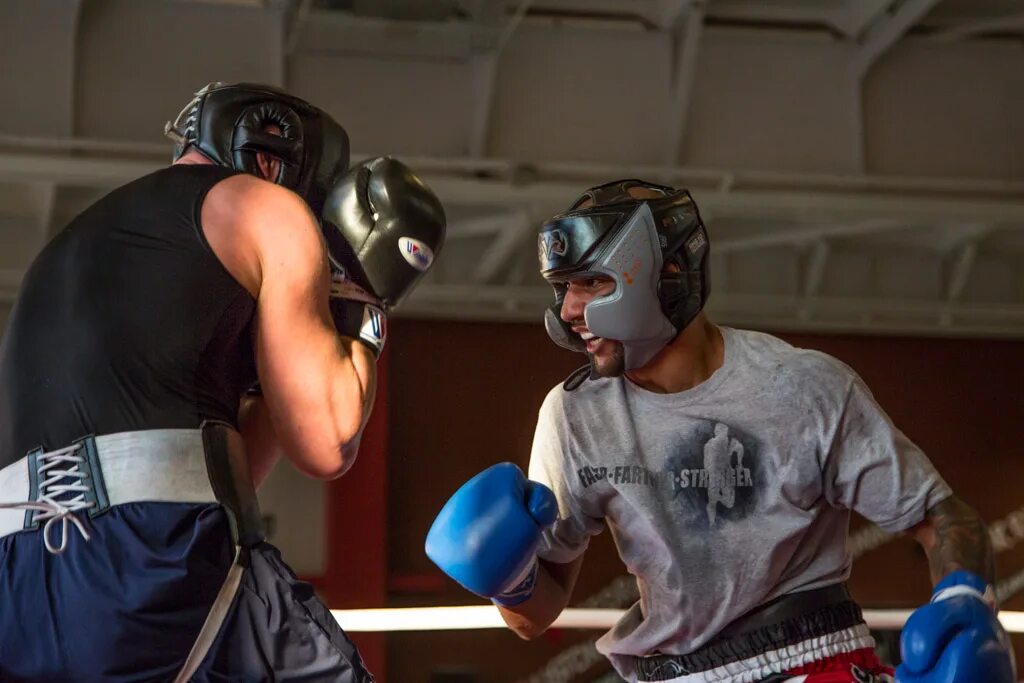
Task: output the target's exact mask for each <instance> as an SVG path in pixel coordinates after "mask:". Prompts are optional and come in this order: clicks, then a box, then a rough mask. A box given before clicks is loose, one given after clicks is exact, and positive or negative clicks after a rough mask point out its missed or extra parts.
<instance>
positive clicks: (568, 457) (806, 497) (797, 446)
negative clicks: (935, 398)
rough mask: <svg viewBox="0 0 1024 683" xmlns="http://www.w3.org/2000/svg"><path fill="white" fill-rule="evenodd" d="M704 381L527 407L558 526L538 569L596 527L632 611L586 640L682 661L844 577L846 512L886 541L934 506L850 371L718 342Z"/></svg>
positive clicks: (747, 342) (604, 384)
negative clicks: (606, 541) (633, 592)
mask: <svg viewBox="0 0 1024 683" xmlns="http://www.w3.org/2000/svg"><path fill="white" fill-rule="evenodd" d="M721 330H722V335H723V337H724V340H725V362H724V364H723V365H722V367H721V368H719V369H718V370H717V371H716V372H715V373H714V374H713V375H712V376H711V377H710V378H709V379H708V380H707V381H705V382H703V383H701V384H699V385H697V386H696V387H694V388H692V389H690V390H687V391H683V392H680V393H675V394H656V393H652V392H649V391H646V390H644V389H641V388H639V387H638V386H636V385H634V384H633V383H632V382H630V381H629V380H627V379H625V378H615V379H599V380H595V381H587V382H584V383H583V385H582V386H581V387H580V388H579V389H577V390H576V391H573V392H566V391H565V390H564V389H562V387H561V386H558V387H556V388H554V389H553V390H552V391H551V392H550V393H549V394H548V396H547V398H546V399H545V401H544V404H543V406H542V407H541V410H540V416H539V419H538V424H537V431H536V434H535V435H534V443H533V451H532V454H531V458H530V478H531V479H534V480H536V481H540V482H543V483H545V484H547V485H548V486H550V487H551V489H552V490H553V491H554V492H555V495H556V496H557V498H558V505H559V519H558V521H557V522H556V523H555V525H554V527H553V528H551V529H550V530H549V531H547V532H546V533H545V535H544V539H543V542H542V544H541V550H540V556H541V557H542V558H544V559H546V560H550V561H553V562H569V561H571V560H573V559H575V558H576V557H578V556H579V555H580V554H581V553H582V552H583V551H584V550H585V549H586V547H587V543H588V541H589V538H590V536H593V535H595V534H597V533H599V532H600V531H601V530H602V529H603V528H604V526H605V525H606V524H607V526H608V527H609V528H611V530H612V534H613V536H614V539H615V543H616V545H617V547H618V550H619V554H620V556H621V557H622V560H623V561H624V562H625V564H626V567H627V569H628V570H629V571H630V572H631V573H632V574H634V575H635V576H636V578H637V582H638V584H639V588H640V600H639V602H638V603H637V604H635V605H633V607H632V608H631V609H630V610H629V611H628V612H627V613H626V615H625V616H624V617H623V619H622V620H621V621H620V622H619V623H618V624H617V625H616V626H615V627H614V628H613V629H612V630H611V631H609V632H608V633H607V634H605V635H604V636H603V637H602V638H601V639H600V640H599V641H598V649H599V650H600V651H601V652H603V653H604V654H606V655H608V656H609V657H610V658H611V659H612V662H613V664H615V665H616V668H618V669H619V671H620V672H622V673H624V674H626V675H628V673H629V669H630V668H631V667H630V666H629V660H628V658H621V657H617V655H645V654H651V653H655V652H662V653H668V654H685V653H688V652H692V651H693V650H695V649H697V648H699V647H700V646H701V645H703V644H704V643H706V642H707V641H708V640H710V639H711V638H712V637H713V636H715V635H716V634H717V633H718V632H719V631H720V630H721V629H722V628H723V627H725V626H726V625H727V624H729V623H730V622H731V621H733V620H735V619H736V618H738V617H740V616H741V615H743V614H744V613H746V612H748V611H749V610H751V609H753V608H755V607H757V606H758V605H760V604H762V603H764V602H766V601H768V600H771V599H773V598H775V597H778V596H780V595H783V594H786V593H791V592H796V591H803V590H810V589H814V588H820V587H822V586H827V585H830V584H834V583H837V582H840V581H843V580H845V579H846V578H847V577H848V576H849V573H850V564H851V559H850V554H849V552H848V550H847V535H848V526H849V522H850V510H856V511H857V512H858V513H860V514H861V515H863V516H864V517H866V518H868V519H870V520H871V521H873V522H874V523H876V524H877V525H879V526H880V527H882V528H883V529H885V530H886V531H902V530H905V529H907V528H909V527H911V526H913V525H915V524H917V523H919V522H921V521H922V520H923V519H924V516H925V512H926V510H927V509H928V508H929V507H931V506H932V505H934V504H936V503H938V502H939V501H941V500H942V499H943V498H946V497H947V496H949V495H950V494H951V491H950V489H949V487H948V486H947V485H946V483H945V482H944V481H943V480H942V478H941V477H940V476H939V474H938V473H937V472H936V471H935V469H934V468H933V467H932V465H931V464H930V463H929V462H928V459H927V458H926V457H925V455H924V454H923V453H922V452H921V450H920V449H918V448H917V446H915V445H914V444H913V443H911V441H910V440H909V439H908V438H907V437H906V436H904V435H903V433H902V432H900V431H899V430H898V429H897V428H896V427H895V426H894V425H893V423H892V421H891V420H890V419H889V417H888V416H887V415H886V414H885V413H884V412H883V411H882V409H881V408H880V407H879V406H878V404H877V403H876V402H875V400H874V398H873V397H872V396H871V392H870V391H869V390H868V388H867V386H865V384H864V383H863V382H862V381H861V379H860V378H859V377H858V376H857V375H856V373H854V372H853V370H851V369H850V368H849V367H847V366H846V365H844V364H843V363H841V362H840V361H838V360H836V359H835V358H832V357H831V356H828V355H826V354H824V353H820V352H818V351H811V350H806V349H798V348H795V347H793V346H790V345H789V344H787V343H785V342H783V341H782V340H780V339H778V338H776V337H772V336H770V335H767V334H761V333H757V332H749V331H744V330H734V329H729V328H721Z"/></svg>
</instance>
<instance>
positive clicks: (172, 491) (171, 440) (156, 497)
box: [0, 429, 217, 537]
mask: <svg viewBox="0 0 1024 683" xmlns="http://www.w3.org/2000/svg"><path fill="white" fill-rule="evenodd" d="M94 443H95V449H94V453H95V460H96V462H98V465H99V470H100V472H99V475H100V476H101V478H102V484H100V485H99V487H100V488H101V489H102V490H103V491H104V493H105V501H104V504H103V505H101V506H99V508H97V507H96V506H93V507H92V508H91V509H90V510H84V511H83V512H84V513H85V514H89V513H93V514H94V513H95V511H101V510H102V509H106V508H107V507H109V506H112V505H119V504H121V503H131V502H139V501H163V502H179V503H214V502H217V498H216V496H215V495H214V493H213V486H212V485H211V484H210V477H209V474H208V473H207V468H206V454H205V451H204V449H203V436H202V432H201V431H200V430H199V429H151V430H144V431H136V432H120V433H117V434H104V435H102V436H97V437H95V439H94ZM64 451H68V452H73V451H74V449H71V448H64V449H60V450H59V451H51V452H50V453H49V454H48V453H37V454H36V455H35V457H36V460H35V461H34V460H33V454H31V453H30V454H29V455H26V456H25V457H23V458H21V459H20V460H18V461H16V462H13V463H11V464H10V465H8V466H7V467H5V468H3V469H2V470H0V503H4V504H25V505H23V507H21V508H20V509H19V508H2V507H0V537H3V536H6V535H8V534H12V533H16V532H18V531H22V530H24V529H26V509H30V506H29V505H28V504H31V503H32V502H38V501H40V496H39V492H38V491H35V492H33V491H32V483H31V482H32V479H33V477H36V478H37V479H38V478H39V476H40V475H36V474H34V473H32V472H30V468H31V467H32V463H33V462H38V461H39V460H41V459H44V458H46V457H47V456H48V455H50V454H56V453H60V452H64ZM61 457H63V458H65V459H67V457H68V456H61ZM65 467H69V466H66V465H65ZM65 471H67V470H65ZM75 472H78V470H77V469H75ZM44 476H45V475H44ZM93 476H94V477H95V479H96V480H97V481H99V479H100V476H96V475H93ZM89 485H90V486H91V485H92V484H91V483H90V484H89ZM65 488H68V487H66V486H65ZM75 490H78V489H75ZM42 507H43V505H42V504H41V505H39V506H37V507H36V508H33V509H37V510H41V509H42ZM51 516H53V515H51ZM41 519H45V517H41ZM72 521H74V520H72ZM65 526H66V522H65ZM80 529H81V527H80ZM83 533H84V530H83Z"/></svg>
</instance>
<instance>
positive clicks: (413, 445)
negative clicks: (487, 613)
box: [387, 319, 1024, 683]
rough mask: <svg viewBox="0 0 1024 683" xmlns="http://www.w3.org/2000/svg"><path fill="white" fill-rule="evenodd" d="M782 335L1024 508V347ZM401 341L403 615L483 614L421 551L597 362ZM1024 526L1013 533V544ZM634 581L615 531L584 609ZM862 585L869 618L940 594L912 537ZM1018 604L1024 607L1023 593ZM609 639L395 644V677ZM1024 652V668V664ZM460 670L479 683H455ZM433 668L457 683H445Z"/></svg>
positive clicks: (420, 331)
mask: <svg viewBox="0 0 1024 683" xmlns="http://www.w3.org/2000/svg"><path fill="white" fill-rule="evenodd" d="M779 336H781V337H783V338H784V339H786V340H787V341H789V342H791V343H793V344H795V345H798V346H804V347H810V348H816V349H820V350H822V351H825V352H827V353H830V354H832V355H834V356H836V357H838V358H840V359H841V360H843V361H845V362H846V363H848V364H849V365H851V366H852V367H853V368H854V369H855V370H856V371H857V372H858V373H859V374H860V375H861V376H862V377H863V378H864V379H865V381H866V382H867V383H868V385H869V386H870V387H871V388H872V390H873V392H874V394H875V396H876V398H877V399H878V401H879V402H880V403H881V405H882V406H883V407H884V408H885V409H886V410H887V411H888V412H889V414H890V415H891V416H892V418H893V419H894V421H895V422H896V423H897V425H899V426H900V428H901V429H903V431H904V432H906V433H907V434H908V436H910V438H912V439H913V440H914V441H916V442H917V443H918V444H919V445H920V446H921V447H922V448H923V449H924V450H925V452H926V453H928V454H929V456H930V457H931V458H932V460H933V462H934V463H935V465H936V466H937V467H938V469H939V470H940V472H941V473H942V474H943V476H944V477H945V478H946V479H947V481H949V482H950V484H951V485H952V486H953V487H954V489H955V490H956V491H957V493H958V494H959V495H960V496H961V497H962V498H964V499H965V500H967V501H968V502H969V503H971V504H972V505H974V506H975V507H976V508H977V509H978V511H979V512H980V513H981V515H982V516H983V517H984V518H985V519H986V520H989V521H995V520H999V519H1002V518H1005V517H1006V516H1007V515H1008V514H1010V513H1011V512H1013V511H1015V510H1016V509H1017V508H1020V507H1022V506H1024V496H1022V495H1021V493H1020V491H1021V489H1022V485H1024V468H1022V467H1021V466H1020V462H1021V459H1020V455H1021V453H1020V445H1019V436H1020V430H1021V427H1022V425H1024V403H1022V401H1021V398H1020V395H1021V391H1022V389H1024V362H1022V359H1024V342H1021V341H1010V340H966V339H937V338H929V339H920V338H897V337H869V336H847V335H806V334H780V335H779ZM389 344H390V368H389V372H390V392H389V396H390V402H389V418H390V430H389V433H390V448H389V451H390V452H389V455H388V475H387V476H388V500H389V504H388V534H387V535H388V543H389V546H388V556H389V559H388V565H389V586H390V592H389V595H390V598H389V600H390V603H391V604H392V605H393V606H399V605H440V604H472V603H479V602H481V601H480V600H478V599H475V598H474V597H473V596H471V595H469V594H468V593H466V592H465V591H463V590H461V589H460V588H459V587H458V586H457V585H455V584H454V583H453V582H451V581H449V580H447V579H446V578H445V577H443V575H441V574H440V572H439V571H438V570H437V569H436V568H435V567H434V566H433V564H431V562H430V561H429V560H428V559H427V558H426V557H425V555H424V554H423V538H424V536H425V535H426V532H427V529H428V528H429V525H430V523H431V521H432V520H433V517H434V515H435V514H436V513H437V511H438V509H439V508H440V506H441V505H442V504H443V503H444V501H445V500H446V499H447V497H448V496H449V495H450V494H451V493H452V491H454V489H455V488H457V487H458V486H459V485H460V484H461V483H462V482H463V481H465V480H466V479H468V478H469V477H471V476H473V475H474V474H476V473H477V472H478V471H479V470H481V469H483V468H484V467H486V466H488V465H490V464H493V463H495V462H499V461H502V460H510V461H512V462H515V463H518V464H519V465H521V466H522V467H524V468H525V467H526V465H527V462H528V458H529V448H530V442H531V439H532V434H533V428H534V424H535V419H536V414H537V410H538V408H539V407H540V403H541V401H542V399H543V397H544V395H545V394H546V393H547V391H548V390H549V389H550V388H551V387H552V386H554V385H555V384H556V383H558V382H560V381H561V380H562V379H564V377H565V376H566V375H567V374H568V373H569V372H571V371H572V370H573V369H574V368H576V367H578V366H579V365H581V364H582V362H583V356H580V355H577V354H573V353H570V352H567V351H563V350H561V349H559V348H558V347H556V346H554V345H553V344H552V343H551V342H550V341H549V340H548V338H547V336H546V334H545V332H544V329H543V326H542V325H540V324H536V325H523V324H500V325H499V324H492V323H488V324H482V323H467V322H438V321H421V320H410V319H403V320H396V321H394V322H393V325H392V330H391V341H390V342H389ZM860 524H861V522H859V521H858V523H857V524H855V526H854V528H855V529H856V528H858V526H859V525H860ZM1019 526H1020V525H1017V526H1014V527H1012V528H1011V529H1010V536H1011V537H1012V536H1013V532H1014V530H1015V529H1017V528H1018V527H1019ZM1020 531H1021V532H1022V533H1024V529H1020ZM1011 541H1012V538H1011ZM998 561H999V569H1000V572H1001V574H1002V576H1003V577H1006V576H1009V575H1010V574H1013V573H1014V572H1016V571H1020V570H1022V569H1024V545H1022V546H1020V547H1013V548H1011V549H1009V550H1005V551H1004V552H1001V553H1000V554H999V556H998ZM623 572H624V570H623V568H622V565H621V563H620V562H619V560H618V557H617V555H616V553H615V549H614V546H613V545H612V543H611V539H610V535H609V534H602V535H601V536H600V537H598V539H597V540H596V542H595V543H594V544H593V545H592V546H591V549H590V550H589V551H588V554H587V559H586V561H585V563H584V569H583V573H582V576H581V578H580V582H579V584H578V586H577V589H576V594H575V597H574V601H575V602H579V601H580V600H582V599H585V598H587V597H588V596H590V595H592V594H593V593H595V592H596V591H598V590H599V589H600V588H602V587H603V586H605V585H606V584H607V583H608V582H609V581H610V580H612V579H613V578H615V577H617V576H619V575H621V574H623ZM851 583H852V587H853V590H854V592H855V594H856V596H857V597H858V599H859V600H860V601H861V602H862V604H863V605H864V606H865V607H913V606H916V605H917V604H919V603H921V602H922V601H924V600H926V599H927V596H928V594H929V591H930V582H929V579H928V569H927V564H926V562H925V559H924V555H923V553H922V552H921V551H920V550H919V549H918V548H917V546H916V544H915V543H914V542H913V541H911V540H910V539H908V538H899V539H896V540H893V541H890V542H888V543H886V544H885V545H882V546H880V547H878V548H877V549H874V550H871V551H869V552H867V553H865V554H864V555H863V556H862V557H861V558H860V559H859V560H858V561H857V562H856V563H855V566H854V574H853V577H852V580H851ZM1005 607H1006V608H1007V609H1024V593H1022V594H1021V595H1019V596H1017V597H1015V598H1012V599H1010V600H1009V601H1008V602H1007V603H1006V605H1005ZM596 635H598V633H597V632H556V633H551V634H549V635H546V636H544V637H542V638H541V639H540V640H539V641H535V642H531V643H524V642H521V641H519V640H518V639H517V638H516V637H515V636H514V635H512V634H511V633H509V632H507V631H477V632H437V633H404V634H403V633H395V634H390V635H389V636H388V638H387V640H388V650H387V651H388V664H387V670H388V679H389V680H391V681H400V682H402V683H405V682H407V681H409V682H414V681H429V680H439V681H440V680H452V681H454V680H478V681H513V680H517V679H519V678H521V677H523V676H526V675H528V674H530V673H532V672H533V671H535V670H537V669H538V668H539V667H540V666H542V665H543V664H544V663H545V662H546V661H547V660H549V659H550V658H551V657H552V656H554V655H555V654H557V653H558V652H559V651H561V650H562V649H563V648H564V647H565V646H566V645H568V644H570V643H572V642H575V641H578V640H581V639H590V638H593V637H595V636H596ZM1021 642H1022V641H1018V650H1019V651H1018V659H1020V658H1021V655H1024V649H1022V648H1021V647H1020V645H1021ZM596 670H597V669H593V670H592V671H596ZM460 671H461V672H463V673H465V674H468V675H469V677H468V678H464V679H459V678H457V677H455V673H457V672H460ZM431 672H448V673H449V675H451V676H453V677H451V678H434V679H431ZM474 674H475V676H476V678H472V675H474ZM580 680H585V679H580Z"/></svg>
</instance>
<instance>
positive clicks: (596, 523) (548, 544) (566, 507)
mask: <svg viewBox="0 0 1024 683" xmlns="http://www.w3.org/2000/svg"><path fill="white" fill-rule="evenodd" d="M562 393H563V390H562V388H561V386H558V387H556V388H555V389H553V390H552V391H551V393H549V394H548V396H547V398H546V399H545V400H544V404H543V405H542V406H541V409H540V415H539V416H538V419H537V430H536V431H535V432H534V435H533V449H532V450H531V452H530V468H529V477H530V479H532V480H533V481H538V482H540V483H542V484H544V485H545V486H547V487H548V488H550V489H551V490H552V491H553V492H554V494H555V498H556V499H557V500H558V519H557V520H555V523H554V524H553V525H552V526H551V527H549V528H548V529H546V530H545V531H544V535H543V537H542V539H541V543H540V546H539V547H538V549H537V554H538V555H539V556H540V557H541V559H544V560H548V561H549V562H556V563H560V564H564V563H568V562H572V561H573V560H575V559H576V558H577V557H579V556H580V555H582V554H583V551H585V550H586V549H587V545H588V544H589V542H590V537H591V536H594V535H596V534H599V533H600V532H601V531H602V530H603V529H604V520H603V519H600V518H597V517H592V516H590V515H588V514H586V513H585V512H583V504H584V503H583V500H582V499H581V497H580V486H579V484H578V482H577V475H576V473H575V468H574V466H573V464H572V463H573V458H572V453H571V451H570V442H569V437H570V435H569V430H568V429H567V425H566V419H565V413H564V410H563V408H562V400H563V396H562V395H561V394H562Z"/></svg>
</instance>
